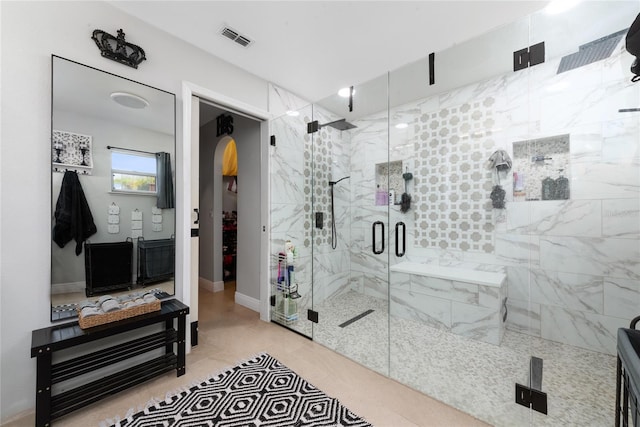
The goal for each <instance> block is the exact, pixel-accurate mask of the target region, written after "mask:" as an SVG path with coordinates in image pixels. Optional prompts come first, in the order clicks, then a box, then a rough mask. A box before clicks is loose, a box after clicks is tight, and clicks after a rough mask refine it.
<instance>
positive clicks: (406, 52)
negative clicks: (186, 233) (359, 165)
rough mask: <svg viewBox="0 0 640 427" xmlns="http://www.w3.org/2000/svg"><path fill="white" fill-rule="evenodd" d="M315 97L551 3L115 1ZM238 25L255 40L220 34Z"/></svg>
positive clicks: (206, 48)
mask: <svg viewBox="0 0 640 427" xmlns="http://www.w3.org/2000/svg"><path fill="white" fill-rule="evenodd" d="M110 3H111V4H113V5H114V6H115V7H117V8H119V9H121V10H122V11H124V12H125V13H128V14H130V15H133V16H135V17H137V18H139V19H141V20H142V21H145V22H147V23H149V24H151V25H153V26H155V27H157V28H160V29H162V30H163V31H166V32H167V33H169V34H172V35H173V36H175V37H178V38H180V39H182V40H184V41H186V42H188V43H190V44H192V45H195V46H197V47H199V48H201V49H203V50H204V51H206V52H209V53H211V54H212V55H214V56H217V57H219V58H221V59H223V60H225V61H227V62H230V63H232V64H234V65H236V66H238V67H240V68H243V69H244V70H247V71H249V72H250V73H253V74H255V75H256V76H258V77H261V78H263V79H265V80H267V81H269V82H272V83H274V84H276V85H278V86H281V87H283V88H285V89H287V90H289V91H291V92H293V93H295V94H297V95H298V96H301V97H302V98H304V99H306V100H307V101H317V100H320V99H322V98H324V97H327V96H329V95H331V94H334V93H335V92H336V91H337V90H338V89H339V88H341V87H345V86H351V85H354V84H358V83H362V82H365V81H368V80H370V79H373V78H375V77H378V76H380V75H382V74H384V73H385V72H387V71H390V70H396V69H398V68H400V67H401V66H403V65H405V64H408V63H411V62H414V61H416V60H418V59H420V58H423V57H425V56H427V55H428V54H429V53H430V52H438V51H442V50H444V49H446V48H449V47H451V46H453V45H456V44H458V43H461V42H463V41H465V40H469V39H471V38H473V37H476V36H478V35H480V34H483V33H486V32H487V31H489V30H491V29H493V28H496V27H499V26H501V25H503V24H506V23H509V22H513V21H516V20H518V19H520V18H522V17H524V16H526V15H528V14H529V13H532V12H534V11H537V10H540V9H542V8H543V7H545V6H546V5H547V3H548V1H541V0H538V1H451V0H449V1H238V0H236V1H111V2H110ZM225 26H228V27H230V28H232V29H233V30H235V31H236V32H238V33H240V34H241V35H243V36H246V37H248V38H249V39H251V40H252V41H253V43H251V44H250V45H249V47H246V48H245V47H242V46H240V45H239V44H237V43H235V42H233V41H231V40H229V39H227V38H224V37H223V36H221V35H219V32H220V30H221V29H222V28H223V27H225Z"/></svg>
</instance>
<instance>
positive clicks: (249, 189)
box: [177, 82, 270, 346]
mask: <svg viewBox="0 0 640 427" xmlns="http://www.w3.org/2000/svg"><path fill="white" fill-rule="evenodd" d="M182 88H183V90H182V94H183V99H186V100H191V102H183V118H184V123H190V126H184V127H183V141H190V143H186V144H183V147H182V156H183V159H184V163H183V164H184V167H185V171H184V172H186V173H183V174H182V180H181V183H179V185H180V186H181V188H182V190H183V193H182V194H183V201H182V208H183V209H182V210H181V212H180V216H181V218H180V220H179V221H180V223H181V224H183V228H182V230H181V232H182V233H183V234H182V235H183V245H182V247H181V248H179V249H178V252H179V253H178V256H177V258H178V259H179V260H181V262H180V263H179V264H178V265H179V267H180V271H179V272H178V273H177V276H180V277H182V283H183V286H182V287H181V294H180V295H179V297H181V298H182V300H183V301H184V302H185V303H186V304H188V305H189V306H190V314H189V322H190V324H191V334H190V336H189V338H188V344H189V346H191V345H192V344H193V345H195V344H196V343H197V328H198V326H197V322H198V312H197V310H198V292H199V282H200V281H199V277H200V271H199V270H200V256H199V248H200V244H199V243H200V242H199V241H200V239H201V238H202V240H203V242H207V241H210V242H211V244H212V245H213V239H214V235H213V234H214V233H213V231H212V232H211V233H208V232H206V230H204V232H203V233H201V232H200V231H201V230H200V226H201V220H202V224H204V223H205V220H206V221H209V220H210V221H211V227H212V230H219V231H220V236H221V234H222V233H221V232H222V215H216V214H215V213H214V212H213V208H212V214H211V215H208V214H209V212H208V211H206V210H201V209H200V204H199V196H200V188H199V187H200V179H201V177H202V178H204V176H206V175H207V174H208V175H209V176H211V175H213V176H214V177H215V176H219V177H220V181H222V177H221V175H217V174H213V168H214V167H216V164H215V162H213V164H212V162H209V163H208V164H206V165H204V166H203V168H202V170H199V169H200V135H199V134H200V127H201V126H200V124H201V123H200V105H201V103H203V102H206V103H207V104H208V105H211V106H212V107H215V108H217V109H219V110H221V111H220V112H221V113H222V112H225V113H227V114H233V115H234V133H233V135H234V137H235V138H236V140H241V141H243V142H242V143H238V145H237V150H238V163H239V164H240V165H241V166H240V170H239V171H238V176H239V178H238V181H239V182H241V186H240V189H239V191H238V202H237V203H238V208H237V211H238V218H237V222H238V234H237V242H238V243H237V275H236V288H237V289H236V291H235V293H234V302H235V303H236V304H239V305H243V306H245V307H247V308H250V309H251V310H253V311H256V312H259V313H260V318H261V319H262V320H268V319H269V310H268V307H269V301H268V261H269V260H268V257H267V256H266V253H267V250H266V247H267V244H268V236H267V233H266V230H267V224H268V220H269V218H268V194H267V193H268V179H266V178H265V176H268V150H267V148H268V128H269V124H268V121H267V120H268V119H269V117H270V116H269V114H268V113H267V112H266V111H264V110H261V109H258V108H255V107H252V106H250V105H247V104H245V103H243V102H240V101H237V100H234V99H231V98H229V97H227V96H225V95H222V94H220V93H217V92H214V91H211V90H208V89H205V88H202V87H200V86H198V85H194V84H192V83H189V82H183V86H182ZM215 117H216V116H214V118H215ZM219 139H220V138H215V145H216V149H217V148H218V146H220V144H219V142H220V141H219ZM212 145H214V144H212ZM214 154H215V153H214ZM209 159H215V157H214V156H210V157H209ZM213 185H215V184H213ZM219 193H220V192H219V191H218V192H217V193H215V192H214V193H213V194H219ZM201 212H202V213H201ZM214 219H219V221H220V222H219V226H215V227H214V225H213V220H214ZM205 228H206V227H205ZM220 241H221V237H220ZM221 246H222V245H221V243H220V245H219V246H218V247H219V248H221ZM217 252H221V250H219V251H217ZM220 255H221V254H220ZM207 262H209V263H210V264H211V265H212V266H213V267H216V269H217V268H218V266H221V263H222V260H221V259H220V261H219V262H215V261H214V260H210V259H209V260H208V261H207ZM219 270H220V272H221V271H222V268H221V267H220V269H219ZM210 277H211V278H212V279H213V280H212V282H216V281H222V275H221V273H220V275H219V276H210Z"/></svg>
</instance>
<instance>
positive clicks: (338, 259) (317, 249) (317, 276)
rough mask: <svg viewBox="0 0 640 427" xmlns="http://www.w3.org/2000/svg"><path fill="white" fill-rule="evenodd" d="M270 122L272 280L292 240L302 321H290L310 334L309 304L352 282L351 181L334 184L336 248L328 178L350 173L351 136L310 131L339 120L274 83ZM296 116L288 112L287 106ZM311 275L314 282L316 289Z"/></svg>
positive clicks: (332, 293) (345, 288) (336, 291)
mask: <svg viewBox="0 0 640 427" xmlns="http://www.w3.org/2000/svg"><path fill="white" fill-rule="evenodd" d="M269 95H270V96H269V100H270V110H271V111H273V112H274V114H277V115H278V117H277V118H275V119H273V120H272V121H271V133H272V134H274V135H276V146H275V147H272V148H271V153H270V154H271V156H270V162H271V163H270V186H271V189H270V192H271V209H270V215H271V253H272V258H273V259H272V262H271V269H272V275H271V276H272V278H274V279H273V280H272V281H274V280H275V277H276V276H277V264H278V261H277V253H278V252H281V251H283V249H284V244H285V242H286V241H287V240H291V242H293V243H294V245H295V246H296V251H297V256H296V258H295V262H294V264H295V265H294V268H295V278H296V282H297V285H298V292H299V293H300V294H301V296H302V297H301V298H300V299H299V300H297V302H298V308H299V313H300V315H299V320H298V321H297V322H294V323H292V324H289V325H288V326H289V327H291V328H293V329H295V330H297V331H298V332H302V333H304V334H306V335H311V324H310V322H309V321H308V320H307V316H306V311H307V309H311V308H313V303H316V304H319V303H321V302H322V301H324V300H325V299H326V298H329V297H332V296H336V295H339V294H340V293H343V292H346V291H347V290H348V289H349V286H350V266H349V262H350V257H349V256H348V254H349V248H350V247H351V245H350V240H351V239H350V227H349V222H350V219H351V207H350V199H351V197H350V192H351V186H350V182H349V180H345V181H342V182H340V183H339V184H337V185H336V186H335V187H334V211H335V215H336V230H337V242H338V244H337V247H336V249H332V248H331V198H330V191H329V185H328V182H329V180H337V179H340V178H342V177H343V176H347V175H349V173H348V172H349V168H348V165H349V150H350V147H349V138H348V134H347V133H343V132H340V131H338V130H336V129H334V128H331V127H323V128H321V129H320V131H319V132H316V133H314V134H311V135H310V134H307V123H309V122H310V121H312V120H318V121H319V122H320V124H322V123H326V122H330V121H332V120H335V119H336V117H333V116H331V114H330V113H328V112H327V111H323V110H322V109H320V108H319V107H317V106H312V105H310V104H308V103H305V102H304V101H303V100H301V99H299V98H297V97H296V96H295V95H292V94H290V93H289V92H287V91H285V90H283V89H281V88H278V87H276V86H271V87H270V94H269ZM292 110H294V111H297V112H298V113H299V114H298V115H288V114H286V113H287V112H288V111H292ZM315 212H322V213H323V214H324V221H323V223H322V228H316V227H315V221H314V219H315V216H314V215H315ZM312 280H313V281H315V283H314V286H313V288H312Z"/></svg>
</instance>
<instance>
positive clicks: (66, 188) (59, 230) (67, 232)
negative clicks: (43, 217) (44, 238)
mask: <svg viewBox="0 0 640 427" xmlns="http://www.w3.org/2000/svg"><path fill="white" fill-rule="evenodd" d="M54 219H55V225H54V226H53V241H54V242H56V244H57V245H58V246H59V247H61V248H64V246H65V245H66V244H67V243H69V242H70V241H71V239H73V240H75V241H76V255H80V253H81V252H82V243H83V242H84V241H85V240H87V239H88V238H89V236H92V235H93V234H95V233H96V232H97V231H98V229H97V228H96V224H95V223H94V222H93V215H92V214H91V210H90V209H89V204H88V203H87V199H86V197H85V196H84V191H83V190H82V186H81V185H80V180H79V179H78V174H77V173H76V172H71V171H66V172H65V173H64V177H63V178H62V186H61V187H60V195H59V196H58V201H57V202H56V211H55V213H54Z"/></svg>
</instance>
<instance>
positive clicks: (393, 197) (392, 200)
mask: <svg viewBox="0 0 640 427" xmlns="http://www.w3.org/2000/svg"><path fill="white" fill-rule="evenodd" d="M395 202H396V192H395V191H393V190H390V191H389V204H390V205H393V204H395Z"/></svg>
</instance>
